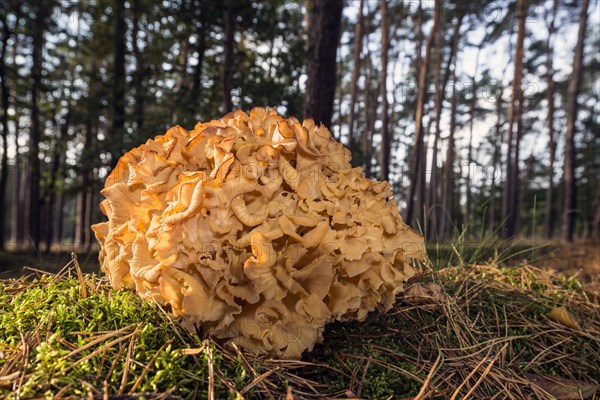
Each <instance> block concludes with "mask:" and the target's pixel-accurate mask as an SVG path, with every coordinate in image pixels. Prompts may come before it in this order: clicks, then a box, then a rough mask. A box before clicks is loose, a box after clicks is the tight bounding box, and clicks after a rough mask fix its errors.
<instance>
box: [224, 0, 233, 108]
mask: <svg viewBox="0 0 600 400" xmlns="http://www.w3.org/2000/svg"><path fill="white" fill-rule="evenodd" d="M233 13H234V10H233V0H223V30H224V38H225V39H224V43H223V49H224V54H223V74H222V76H221V90H222V95H223V112H224V113H225V114H227V113H228V112H230V111H231V110H233V103H232V101H231V79H232V76H233V45H234V33H235V19H234V15H233Z"/></svg>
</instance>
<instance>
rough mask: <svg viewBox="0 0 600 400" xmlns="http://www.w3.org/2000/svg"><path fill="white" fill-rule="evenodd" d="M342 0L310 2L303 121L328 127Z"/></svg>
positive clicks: (331, 109)
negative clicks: (311, 120) (306, 119)
mask: <svg viewBox="0 0 600 400" xmlns="http://www.w3.org/2000/svg"><path fill="white" fill-rule="evenodd" d="M343 7H344V4H343V0H320V1H316V0H311V1H310V6H309V8H310V9H309V10H308V12H309V13H310V17H309V18H310V30H309V32H308V71H307V75H308V76H307V81H306V94H305V98H304V118H312V119H314V121H315V124H317V125H319V124H324V125H325V126H327V127H328V128H331V117H332V115H333V100H334V97H335V89H336V58H337V48H338V44H339V37H340V27H341V22H342V9H343Z"/></svg>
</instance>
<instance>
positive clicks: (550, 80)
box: [544, 0, 558, 239]
mask: <svg viewBox="0 0 600 400" xmlns="http://www.w3.org/2000/svg"><path fill="white" fill-rule="evenodd" d="M557 9H558V0H554V1H553V5H552V17H551V20H550V25H549V26H548V39H547V41H546V84H547V85H548V87H547V88H546V101H547V102H548V136H549V143H548V144H549V146H548V147H549V153H550V154H549V158H550V165H549V169H548V188H547V189H546V210H545V220H544V237H545V238H546V239H549V238H550V237H552V231H553V230H554V218H553V217H554V215H553V210H554V207H553V206H554V203H553V201H554V159H555V157H556V139H555V138H554V66H553V57H554V55H553V48H552V36H553V35H554V21H555V19H556V11H557Z"/></svg>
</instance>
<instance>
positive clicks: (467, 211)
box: [463, 74, 477, 229]
mask: <svg viewBox="0 0 600 400" xmlns="http://www.w3.org/2000/svg"><path fill="white" fill-rule="evenodd" d="M476 79H477V78H476V76H475V74H473V77H472V79H471V99H470V103H469V141H468V144H467V181H466V194H465V197H466V199H467V201H466V207H465V215H464V216H463V217H464V218H463V229H465V227H467V226H468V225H469V220H470V219H471V208H472V204H471V203H472V201H471V198H472V194H471V179H473V177H472V176H471V164H473V125H474V124H475V108H476V106H477V88H476V85H477V82H476Z"/></svg>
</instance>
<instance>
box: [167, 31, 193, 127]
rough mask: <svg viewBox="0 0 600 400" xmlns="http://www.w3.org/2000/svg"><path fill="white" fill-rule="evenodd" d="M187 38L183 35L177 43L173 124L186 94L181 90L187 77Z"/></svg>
mask: <svg viewBox="0 0 600 400" xmlns="http://www.w3.org/2000/svg"><path fill="white" fill-rule="evenodd" d="M189 47H190V46H189V39H188V37H187V36H185V37H184V38H183V39H182V40H181V42H180V44H179V60H178V68H177V69H178V72H179V74H178V75H177V79H176V81H175V96H176V97H177V98H176V100H175V104H176V106H175V110H174V111H173V114H172V116H171V124H172V125H175V124H177V123H178V121H179V114H178V110H181V109H182V108H183V107H184V103H185V99H186V96H183V95H182V93H181V91H182V89H183V88H184V87H186V83H185V82H186V77H187V65H188V53H189Z"/></svg>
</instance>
